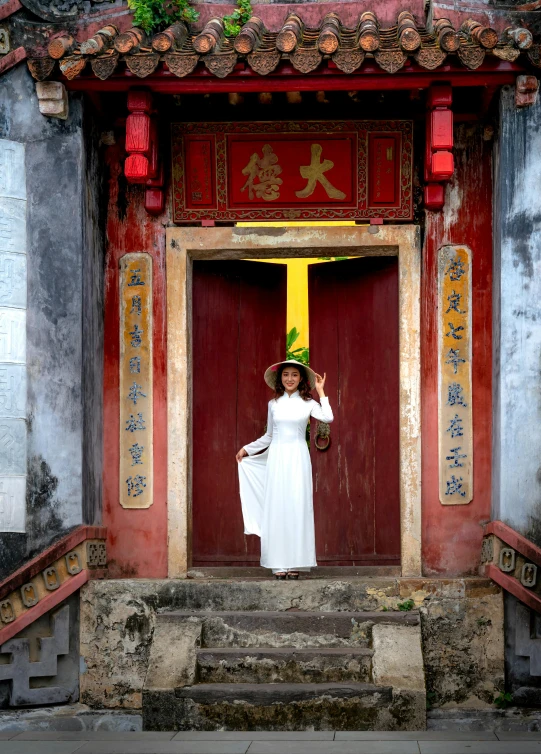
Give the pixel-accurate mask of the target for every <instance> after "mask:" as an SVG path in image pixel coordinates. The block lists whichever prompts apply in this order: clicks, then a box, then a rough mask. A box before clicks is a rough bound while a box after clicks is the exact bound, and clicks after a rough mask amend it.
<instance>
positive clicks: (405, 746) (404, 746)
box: [248, 741, 419, 754]
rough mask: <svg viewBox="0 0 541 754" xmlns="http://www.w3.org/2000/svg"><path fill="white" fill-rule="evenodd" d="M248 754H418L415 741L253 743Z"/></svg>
mask: <svg viewBox="0 0 541 754" xmlns="http://www.w3.org/2000/svg"><path fill="white" fill-rule="evenodd" d="M248 754H419V747H418V744H417V742H416V741H329V742H324V741H313V742H311V741H283V742H282V743H280V744H278V745H277V744H276V743H275V742H271V741H254V743H253V744H252V745H251V746H250V748H249V750H248Z"/></svg>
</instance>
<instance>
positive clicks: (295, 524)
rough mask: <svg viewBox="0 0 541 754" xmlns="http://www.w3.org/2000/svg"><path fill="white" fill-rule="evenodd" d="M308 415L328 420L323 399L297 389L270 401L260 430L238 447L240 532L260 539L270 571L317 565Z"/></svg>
mask: <svg viewBox="0 0 541 754" xmlns="http://www.w3.org/2000/svg"><path fill="white" fill-rule="evenodd" d="M311 416H312V417H314V419H317V420H318V421H322V422H332V420H333V413H332V410H331V407H330V405H329V399H328V398H326V397H325V398H321V404H319V403H318V402H317V401H315V400H313V399H312V400H309V401H305V400H304V399H303V398H302V397H301V395H300V393H299V391H298V390H296V391H295V392H294V393H292V395H291V396H289V395H288V394H287V393H285V394H284V395H282V396H281V397H280V398H278V400H275V399H274V398H273V399H271V400H270V401H269V410H268V418H267V431H266V433H265V434H264V435H263V436H262V437H260V438H259V439H258V440H255V441H254V442H252V443H250V444H248V445H245V446H244V449H245V450H246V452H247V453H248V456H245V457H244V458H243V459H242V461H241V462H240V463H239V464H238V469H239V486H240V497H241V503H242V515H243V518H244V533H245V534H257V536H259V537H261V565H262V566H263V567H264V568H272V569H273V570H274V571H282V570H283V571H287V570H294V569H299V568H311V567H312V566H316V565H317V563H316V547H315V531H314V505H313V482H312V464H311V461H310V453H309V451H308V447H307V444H306V424H307V422H308V419H309V418H310V417H311ZM262 450H265V452H264V453H260V452H259V451H262ZM256 453H258V454H259V455H254V454H256Z"/></svg>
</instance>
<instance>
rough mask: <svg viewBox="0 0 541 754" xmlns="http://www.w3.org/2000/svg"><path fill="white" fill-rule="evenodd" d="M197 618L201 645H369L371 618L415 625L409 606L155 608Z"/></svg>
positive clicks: (172, 617)
mask: <svg viewBox="0 0 541 754" xmlns="http://www.w3.org/2000/svg"><path fill="white" fill-rule="evenodd" d="M195 616H197V618H199V619H201V620H202V622H203V627H202V636H201V646H202V647H213V648H219V647H262V648H263V647H297V648H299V649H301V648H310V647H327V648H330V647H369V646H370V643H371V632H372V626H373V625H374V624H377V623H379V624H390V625H395V626H396V625H400V626H416V625H418V624H419V613H418V612H417V611H411V612H391V611H388V612H334V613H327V612H308V611H302V610H292V611H283V612H275V611H269V612H264V611H261V612H255V611H228V612H216V613H187V612H184V611H182V612H181V611H178V612H170V613H161V614H160V621H163V622H171V621H182V622H184V621H186V620H187V619H188V618H190V617H192V618H193V617H195Z"/></svg>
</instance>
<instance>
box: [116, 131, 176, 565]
mask: <svg viewBox="0 0 541 754" xmlns="http://www.w3.org/2000/svg"><path fill="white" fill-rule="evenodd" d="M131 145H133V142H131ZM125 158H126V154H125V152H124V149H123V144H122V143H121V141H120V140H119V141H118V142H117V144H115V145H114V146H111V147H109V148H108V150H107V153H106V161H107V165H108V170H109V184H108V189H109V196H108V215H107V239H108V246H107V267H106V273H105V314H104V318H105V323H104V326H105V335H104V341H105V347H104V351H105V353H104V357H105V362H104V395H103V400H104V474H103V523H104V526H107V532H108V533H107V552H108V557H109V576H110V577H111V578H138V577H139V578H166V577H167V404H166V398H167V363H166V359H167V352H166V344H167V336H166V316H165V315H166V310H165V307H166V300H165V233H164V230H163V223H164V218H163V216H161V217H158V216H157V217H153V216H151V215H149V214H148V213H147V210H146V209H145V194H146V190H147V189H146V186H145V185H141V184H130V183H128V182H127V181H126V178H125V175H124V161H125ZM141 251H145V252H147V253H149V254H151V255H152V258H153V306H152V308H153V362H154V364H153V384H154V390H153V394H154V411H153V420H154V421H153V427H154V429H153V445H154V495H153V499H154V502H153V504H152V506H151V507H150V508H146V509H138V510H136V509H126V508H122V507H121V505H120V502H119V457H120V455H119V438H120V432H121V431H122V428H121V427H120V423H119V359H120V338H119V326H120V322H119V311H120V310H119V261H120V259H121V257H122V256H124V255H125V254H127V253H129V252H141Z"/></svg>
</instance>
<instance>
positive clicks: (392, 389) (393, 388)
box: [192, 257, 400, 567]
mask: <svg viewBox="0 0 541 754" xmlns="http://www.w3.org/2000/svg"><path fill="white" fill-rule="evenodd" d="M308 269H309V315H310V364H311V366H312V367H313V368H314V369H315V370H316V371H318V372H321V373H322V372H323V371H325V372H326V373H327V383H326V386H325V392H326V394H327V395H328V396H329V399H330V403H331V406H332V409H333V412H334V417H335V418H334V421H333V423H332V424H331V442H330V445H329V447H328V449H327V450H325V451H320V450H317V449H316V448H315V443H314V442H313V440H312V442H311V456H312V467H313V478H314V515H315V523H316V550H317V560H318V563H319V565H322V566H351V565H357V566H362V565H366V566H368V565H399V563H400V502H399V352H398V263H397V259H396V258H395V257H368V258H360V259H349V260H344V261H339V262H327V263H322V264H313V265H310V266H309V268H308ZM286 275H287V268H286V265H280V264H268V263H260V262H244V261H243V262H233V261H228V262H194V272H193V328H192V335H193V441H192V446H193V493H192V500H193V537H192V563H193V565H194V566H199V567H204V566H207V567H210V566H249V565H257V564H258V563H259V538H258V537H254V536H245V535H244V534H243V524H242V513H241V507H240V498H239V489H238V473H237V464H236V461H235V454H236V452H237V451H238V449H239V448H240V447H242V445H245V444H247V443H248V442H251V441H252V440H254V439H256V438H257V437H259V436H260V435H261V434H263V431H264V426H265V422H266V418H267V402H268V400H269V398H270V397H271V392H270V390H269V388H268V387H267V386H266V385H265V383H264V381H263V372H264V371H265V369H266V367H267V366H269V364H272V363H273V362H276V361H279V360H280V359H281V358H284V354H285V332H286V304H287V301H286V286H287V278H286ZM314 395H315V394H314ZM314 434H315V422H314V421H313V420H312V438H313V437H314Z"/></svg>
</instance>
